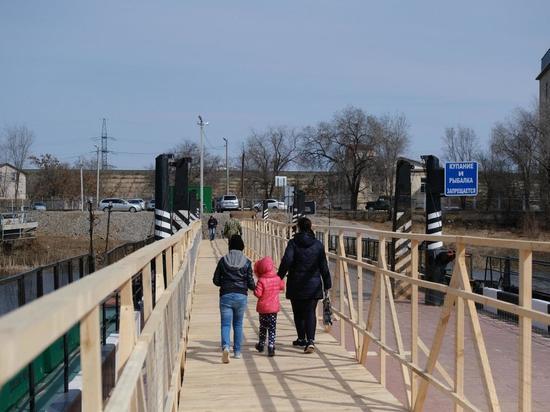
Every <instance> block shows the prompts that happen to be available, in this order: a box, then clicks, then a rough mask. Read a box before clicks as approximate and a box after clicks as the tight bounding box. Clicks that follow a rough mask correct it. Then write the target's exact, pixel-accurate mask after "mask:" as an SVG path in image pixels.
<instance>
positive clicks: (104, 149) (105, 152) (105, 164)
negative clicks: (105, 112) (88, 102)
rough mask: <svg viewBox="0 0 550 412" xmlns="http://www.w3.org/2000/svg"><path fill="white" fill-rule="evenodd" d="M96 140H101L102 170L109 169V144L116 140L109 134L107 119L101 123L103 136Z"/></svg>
mask: <svg viewBox="0 0 550 412" xmlns="http://www.w3.org/2000/svg"><path fill="white" fill-rule="evenodd" d="M94 139H96V140H99V139H100V140H101V168H102V169H107V168H108V167H109V162H108V154H109V153H111V152H110V151H109V149H108V147H107V146H108V145H107V142H108V140H109V139H111V140H116V139H115V138H114V137H113V136H109V135H108V134H107V119H105V118H103V119H102V122H101V136H100V137H95V138H94Z"/></svg>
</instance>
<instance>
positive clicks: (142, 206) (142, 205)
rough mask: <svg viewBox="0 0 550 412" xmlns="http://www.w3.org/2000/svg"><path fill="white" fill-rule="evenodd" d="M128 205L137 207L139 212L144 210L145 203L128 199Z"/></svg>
mask: <svg viewBox="0 0 550 412" xmlns="http://www.w3.org/2000/svg"><path fill="white" fill-rule="evenodd" d="M128 203H131V204H133V205H139V207H140V208H141V210H145V201H144V200H143V199H128Z"/></svg>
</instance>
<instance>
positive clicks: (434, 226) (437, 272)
mask: <svg viewBox="0 0 550 412" xmlns="http://www.w3.org/2000/svg"><path fill="white" fill-rule="evenodd" d="M424 159H425V163H426V186H425V187H426V191H425V192H426V234H428V235H441V234H442V233H443V224H442V220H441V193H442V192H443V184H444V180H443V179H444V176H443V169H442V168H441V167H440V166H439V159H438V158H437V157H435V156H431V155H430V156H426V157H425V158H424ZM442 248H443V242H440V241H430V242H426V280H429V281H430V282H437V283H444V274H443V273H442V268H441V267H440V265H439V264H438V260H437V256H438V254H439V253H440V252H442ZM443 298H444V294H443V293H442V292H438V291H435V290H431V289H427V290H426V294H425V303H426V304H431V305H441V304H443Z"/></svg>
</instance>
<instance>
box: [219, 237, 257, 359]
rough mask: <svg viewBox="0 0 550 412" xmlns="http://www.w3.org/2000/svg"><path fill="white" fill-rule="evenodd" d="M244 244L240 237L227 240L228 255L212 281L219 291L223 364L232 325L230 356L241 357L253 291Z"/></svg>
mask: <svg viewBox="0 0 550 412" xmlns="http://www.w3.org/2000/svg"><path fill="white" fill-rule="evenodd" d="M243 250H244V242H243V240H242V238H241V237H240V236H239V235H233V236H231V239H229V253H228V254H227V255H225V256H224V257H222V258H221V259H220V260H219V262H218V265H217V266H216V271H215V272H214V278H213V279H212V281H213V282H214V285H216V286H218V287H219V288H220V317H221V344H222V351H223V352H222V362H223V363H229V347H230V338H229V335H230V332H231V324H232V323H233V340H234V342H233V354H234V357H235V358H236V359H240V357H241V342H242V339H243V317H244V311H245V310H246V305H247V301H248V296H247V295H248V289H250V290H254V289H255V287H256V286H255V284H254V278H253V277H252V263H251V262H250V260H249V259H248V258H247V257H246V256H245V255H244V253H243Z"/></svg>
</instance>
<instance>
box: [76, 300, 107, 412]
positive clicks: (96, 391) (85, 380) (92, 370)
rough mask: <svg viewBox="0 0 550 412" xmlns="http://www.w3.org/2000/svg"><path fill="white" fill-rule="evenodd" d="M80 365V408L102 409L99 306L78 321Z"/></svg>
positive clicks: (93, 411)
mask: <svg viewBox="0 0 550 412" xmlns="http://www.w3.org/2000/svg"><path fill="white" fill-rule="evenodd" d="M80 366H81V369H82V410H83V411H84V412H88V411H90V412H96V411H101V410H103V400H102V386H101V350H100V336H99V308H98V307H97V306H96V307H94V308H93V309H92V310H91V311H90V312H89V313H88V314H87V315H86V316H84V318H83V319H82V320H81V321H80Z"/></svg>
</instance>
